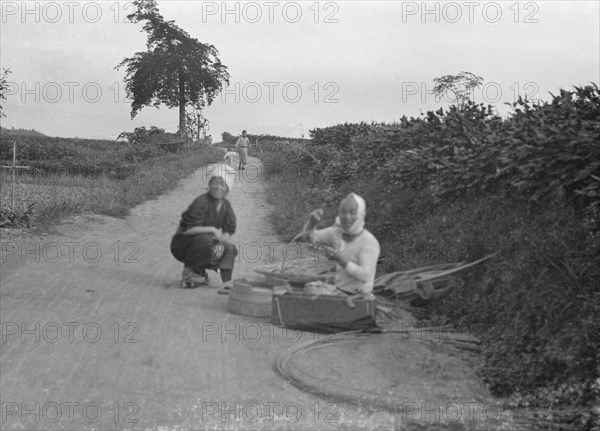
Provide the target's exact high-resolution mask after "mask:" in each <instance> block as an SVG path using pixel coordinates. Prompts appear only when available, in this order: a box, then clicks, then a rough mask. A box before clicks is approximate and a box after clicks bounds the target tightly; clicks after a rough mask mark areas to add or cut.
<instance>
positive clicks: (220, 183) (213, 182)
mask: <svg viewBox="0 0 600 431" xmlns="http://www.w3.org/2000/svg"><path fill="white" fill-rule="evenodd" d="M208 191H209V193H210V195H211V196H212V197H213V198H215V199H223V198H224V197H225V196H227V193H229V186H228V185H227V182H226V181H225V179H224V178H223V177H219V176H217V175H215V176H214V177H212V178H211V179H210V180H209V181H208Z"/></svg>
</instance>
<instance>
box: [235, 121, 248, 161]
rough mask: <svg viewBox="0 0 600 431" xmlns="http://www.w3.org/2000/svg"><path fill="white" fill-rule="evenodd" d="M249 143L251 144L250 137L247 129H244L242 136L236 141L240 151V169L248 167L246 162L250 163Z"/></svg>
mask: <svg viewBox="0 0 600 431" xmlns="http://www.w3.org/2000/svg"><path fill="white" fill-rule="evenodd" d="M248 145H250V139H249V138H248V137H247V136H246V131H245V130H242V136H240V137H239V138H238V140H237V142H236V143H235V146H236V147H237V148H238V149H239V150H238V151H239V153H240V166H239V169H240V170H241V169H246V163H248Z"/></svg>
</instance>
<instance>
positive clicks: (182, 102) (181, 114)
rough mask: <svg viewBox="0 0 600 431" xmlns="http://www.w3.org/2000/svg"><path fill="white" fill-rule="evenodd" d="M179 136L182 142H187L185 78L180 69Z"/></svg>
mask: <svg viewBox="0 0 600 431" xmlns="http://www.w3.org/2000/svg"><path fill="white" fill-rule="evenodd" d="M179 136H180V137H181V140H182V141H183V142H187V133H186V131H185V76H184V73H183V70H182V69H179Z"/></svg>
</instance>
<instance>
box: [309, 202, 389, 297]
mask: <svg viewBox="0 0 600 431" xmlns="http://www.w3.org/2000/svg"><path fill="white" fill-rule="evenodd" d="M322 215H323V210H321V209H318V210H315V211H313V212H311V213H310V215H309V218H308V221H307V222H306V224H305V226H304V234H303V235H302V237H303V238H306V239H309V240H310V241H311V242H313V243H319V244H324V245H325V247H323V252H324V254H325V255H326V256H327V257H328V258H329V259H331V260H334V261H336V275H335V287H334V286H326V285H323V283H320V284H319V283H314V284H311V283H309V284H308V285H307V286H306V288H305V289H306V292H307V293H315V294H330V295H331V294H334V295H336V294H337V295H339V294H341V295H348V300H347V303H348V305H349V306H353V303H352V299H353V298H356V297H358V296H363V297H367V296H370V295H372V291H373V284H374V281H375V271H376V268H377V260H378V259H379V253H380V247H379V241H377V238H375V236H373V234H372V233H371V232H369V231H368V230H366V229H365V228H364V224H365V215H366V204H365V201H364V200H363V199H362V198H361V197H360V196H358V195H356V194H354V193H350V194H349V195H348V196H346V197H345V198H344V199H343V200H342V202H341V203H340V206H339V209H338V216H337V218H336V219H335V223H334V224H333V225H332V226H330V227H328V228H325V229H316V226H317V224H318V223H319V221H321V217H322ZM311 288H312V289H314V290H312V291H311Z"/></svg>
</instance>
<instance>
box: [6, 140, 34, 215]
mask: <svg viewBox="0 0 600 431" xmlns="http://www.w3.org/2000/svg"><path fill="white" fill-rule="evenodd" d="M2 168H5V169H12V196H11V207H10V211H11V212H12V213H13V214H14V212H15V171H16V170H17V169H29V166H17V143H16V142H15V141H13V162H12V165H11V166H2Z"/></svg>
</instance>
